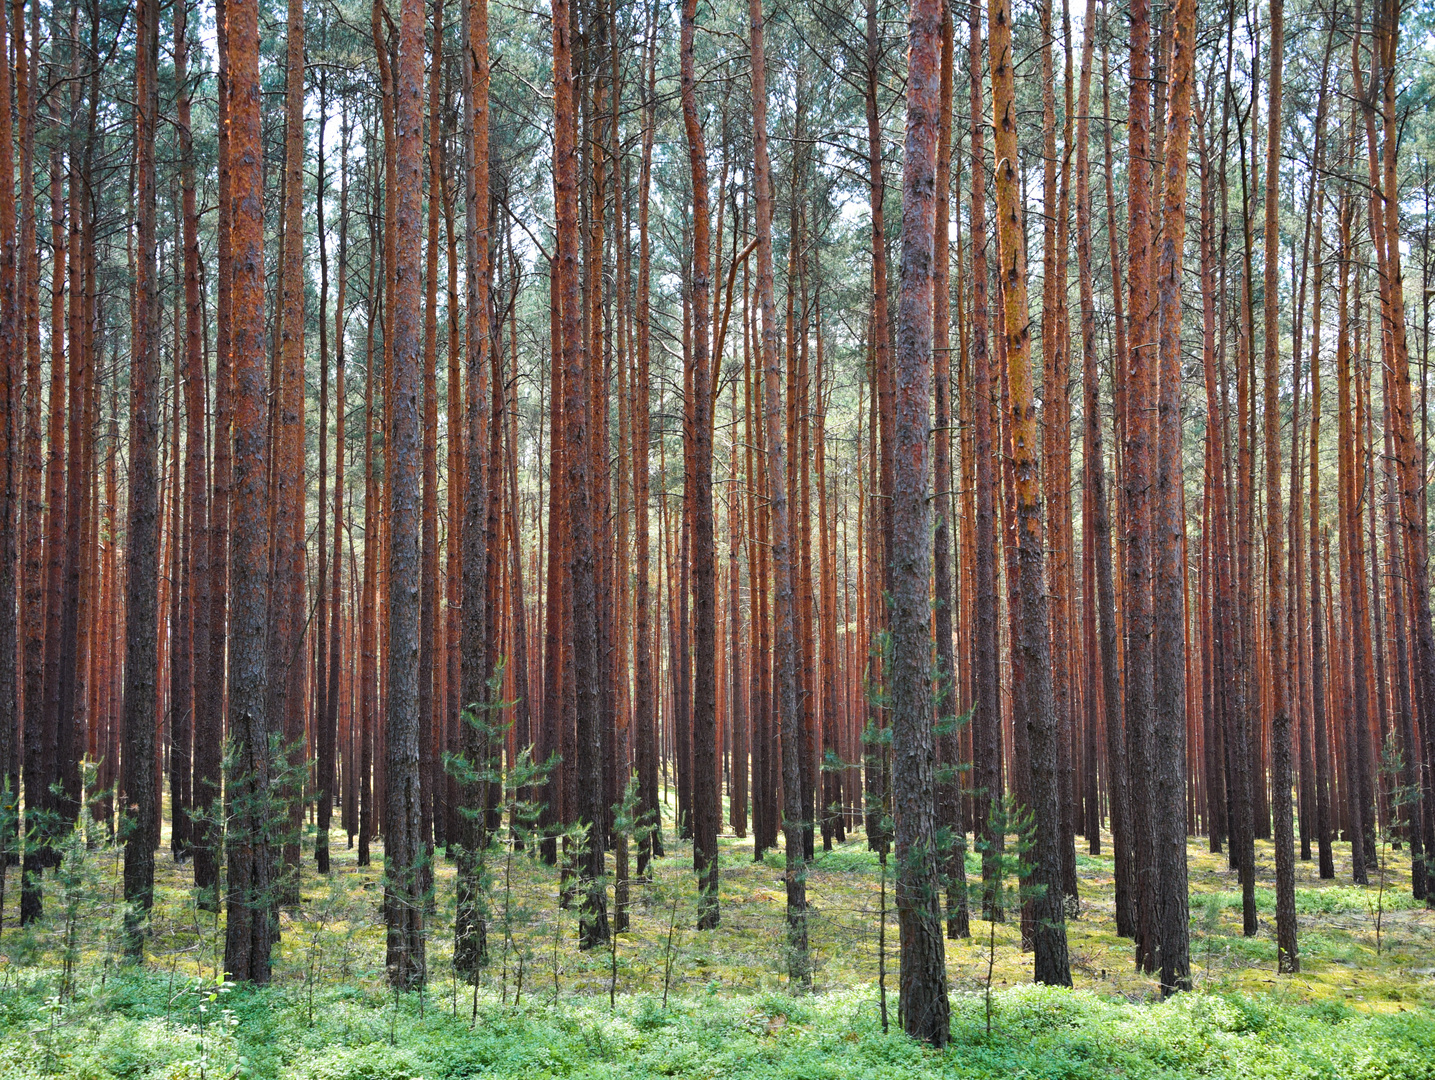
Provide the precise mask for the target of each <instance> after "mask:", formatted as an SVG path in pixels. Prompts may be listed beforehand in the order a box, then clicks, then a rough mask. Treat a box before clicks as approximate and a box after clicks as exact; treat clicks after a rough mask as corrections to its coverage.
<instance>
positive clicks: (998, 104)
mask: <svg viewBox="0 0 1435 1080" xmlns="http://www.w3.org/2000/svg"><path fill="white" fill-rule="evenodd" d="M987 27H988V29H987V33H988V39H989V54H990V57H991V72H992V114H993V116H994V117H995V121H996V122H995V124H994V125H993V127H994V135H995V143H996V160H997V171H996V200H997V222H998V249H997V250H998V255H999V258H1000V263H1001V279H1002V283H1003V289H1002V293H1003V306H1004V315H1005V319H1004V326H1005V329H1004V335H1005V342H1006V353H1007V356H1006V366H1007V377H1008V381H1009V384H1010V392H1011V405H1010V409H1011V412H1010V416H1011V425H1012V449H1013V458H1012V468H1013V471H1014V473H1015V478H1016V489H1015V495H1016V511H1017V556H1018V564H1019V572H1020V592H1021V618H1020V625H1019V626H1018V627H1016V630H1017V636H1018V638H1019V641H1020V653H1021V658H1022V662H1023V667H1024V677H1025V683H1026V685H1025V690H1026V703H1025V704H1026V709H1025V713H1026V716H1025V720H1026V725H1027V735H1028V739H1029V743H1030V758H1029V761H1030V771H1031V783H1030V791H1029V794H1030V799H1031V807H1032V812H1033V815H1034V817H1035V821H1036V836H1035V845H1034V848H1033V851H1034V855H1035V862H1036V866H1035V868H1034V870H1033V871H1032V874H1031V881H1032V882H1033V883H1034V884H1036V885H1038V886H1042V887H1043V888H1042V890H1041V895H1040V896H1038V897H1036V899H1035V904H1034V907H1035V916H1036V927H1035V934H1034V937H1035V941H1034V952H1035V960H1036V965H1035V968H1036V981H1037V982H1041V983H1047V984H1051V985H1056V986H1070V985H1071V965H1070V962H1069V960H1068V958H1067V951H1066V913H1065V910H1064V903H1063V899H1062V892H1061V885H1062V871H1061V807H1060V806H1059V804H1058V790H1059V789H1058V777H1057V768H1056V766H1057V740H1058V732H1057V729H1056V716H1055V713H1054V711H1053V706H1052V699H1051V654H1050V651H1049V642H1048V635H1047V613H1046V589H1045V582H1044V578H1045V571H1044V568H1043V562H1044V555H1043V549H1042V527H1041V494H1040V485H1041V478H1040V468H1039V465H1038V462H1037V457H1036V407H1035V404H1034V401H1033V394H1032V372H1031V330H1030V325H1029V324H1030V317H1029V307H1028V303H1027V289H1026V242H1025V236H1024V235H1023V232H1022V200H1021V198H1020V191H1019V188H1018V181H1017V130H1016V78H1015V71H1014V70H1013V63H1014V60H1015V58H1014V57H1013V55H1012V26H1011V0H993V2H992V4H991V6H990V8H989V9H988V23H987Z"/></svg>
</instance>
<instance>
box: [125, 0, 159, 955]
mask: <svg viewBox="0 0 1435 1080" xmlns="http://www.w3.org/2000/svg"><path fill="white" fill-rule="evenodd" d="M136 32H137V34H138V39H137V46H136V48H137V56H136V59H135V103H136V105H135V128H136V130H135V140H136V142H135V146H136V152H137V155H138V167H137V170H136V175H137V181H138V186H139V190H138V193H137V197H136V198H137V207H136V209H137V225H138V229H137V238H136V243H137V244H138V248H139V256H138V259H137V261H136V271H137V274H138V277H137V280H136V282H135V297H136V303H135V327H136V330H137V333H136V337H135V346H134V349H133V353H134V361H133V365H132V370H133V375H132V383H131V425H132V432H133V435H132V441H131V445H130V455H129V465H130V503H129V524H128V527H127V529H126V531H125V536H126V540H125V749H124V769H125V782H124V788H125V805H126V813H125V816H126V817H127V818H128V819H129V830H130V831H129V832H128V833H127V839H126V841H125V873H124V886H125V887H124V895H125V903H126V904H128V905H130V908H129V911H128V912H127V914H126V917H125V933H124V940H125V953H126V955H127V956H129V957H131V958H132V959H135V960H140V959H142V958H143V956H144V937H145V933H146V929H145V921H146V919H147V918H148V915H149V909H150V907H151V905H152V904H153V903H154V849H155V842H156V840H157V836H158V828H159V823H158V821H156V819H155V816H154V804H155V788H154V782H155V775H154V760H155V757H154V755H155V744H154V715H155V695H156V686H157V675H158V672H157V657H156V655H155V653H156V642H157V632H156V631H157V615H158V612H157V610H156V592H157V588H156V587H157V583H158V574H159V518H158V507H157V502H158V490H157V483H156V480H157V477H156V464H155V454H156V447H157V444H158V441H159V408H160V401H159V396H160V395H159V325H158V324H159V304H158V298H157V294H158V280H157V278H158V269H157V267H156V265H155V243H156V239H157V237H156V235H155V214H156V199H155V158H154V154H155V149H154V146H155V127H156V123H157V120H158V112H159V90H158V87H157V86H156V79H157V76H156V70H157V56H156V54H157V53H158V51H159V14H158V11H157V9H156V7H155V5H154V3H153V0H143V2H142V3H141V4H140V7H139V9H138V15H137V21H136Z"/></svg>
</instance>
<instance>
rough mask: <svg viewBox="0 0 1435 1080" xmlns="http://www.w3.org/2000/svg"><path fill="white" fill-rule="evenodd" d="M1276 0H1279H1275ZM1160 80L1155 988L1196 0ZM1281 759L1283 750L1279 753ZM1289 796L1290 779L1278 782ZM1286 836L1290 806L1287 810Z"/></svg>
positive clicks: (1174, 921)
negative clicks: (1163, 107) (1163, 90)
mask: <svg viewBox="0 0 1435 1080" xmlns="http://www.w3.org/2000/svg"><path fill="white" fill-rule="evenodd" d="M1276 3H1277V4H1279V3H1280V0H1276ZM1172 30H1173V32H1172V38H1171V53H1170V61H1171V66H1170V69H1169V74H1168V79H1169V81H1168V84H1167V107H1168V110H1169V112H1168V115H1167V121H1166V145H1165V155H1166V157H1165V192H1164V196H1163V200H1164V205H1163V207H1162V212H1163V221H1162V234H1161V246H1160V269H1159V272H1158V276H1157V296H1158V305H1159V313H1158V317H1159V320H1160V347H1159V357H1160V389H1159V393H1158V396H1157V401H1156V425H1157V442H1158V451H1159V452H1158V455H1157V466H1156V502H1157V507H1156V510H1155V512H1154V513H1153V515H1152V519H1153V523H1154V524H1155V526H1156V552H1155V556H1156V557H1155V560H1154V561H1155V574H1154V579H1155V589H1154V594H1155V595H1154V599H1155V605H1154V606H1155V610H1156V618H1155V627H1156V642H1155V644H1156V663H1155V673H1154V680H1155V685H1154V690H1155V694H1154V697H1155V715H1154V717H1153V720H1154V723H1153V728H1152V730H1153V733H1154V735H1155V738H1154V740H1153V742H1152V749H1153V751H1154V754H1153V757H1154V761H1153V765H1154V768H1153V770H1152V777H1151V779H1152V789H1153V790H1152V795H1153V800H1152V811H1153V814H1154V817H1155V819H1156V821H1157V823H1158V824H1157V826H1156V830H1155V831H1156V836H1155V840H1156V851H1155V855H1156V869H1157V873H1158V874H1159V885H1158V887H1157V897H1156V902H1157V920H1158V922H1157V932H1158V934H1159V935H1160V937H1159V942H1160V944H1159V949H1160V956H1161V989H1162V992H1163V993H1165V994H1170V993H1172V992H1174V991H1176V990H1189V989H1190V988H1191V944H1190V915H1189V901H1188V899H1187V880H1186V694H1185V689H1186V648H1185V645H1186V614H1185V604H1184V601H1185V589H1186V568H1185V538H1186V523H1185V502H1184V499H1183V497H1182V493H1183V490H1184V486H1185V470H1184V468H1183V465H1182V459H1181V275H1182V271H1183V268H1184V262H1185V258H1184V255H1185V250H1186V172H1187V169H1186V154H1187V150H1188V148H1189V145H1190V137H1191V93H1192V84H1193V83H1194V81H1195V76H1194V71H1193V64H1194V59H1195V55H1194V54H1195V51H1196V3H1195V0H1178V2H1177V4H1176V8H1175V12H1174V18H1173V26H1172ZM1287 763H1289V758H1287ZM1287 796H1289V784H1287ZM1286 837H1287V839H1289V837H1290V815H1289V814H1287V815H1286Z"/></svg>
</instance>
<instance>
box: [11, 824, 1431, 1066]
mask: <svg viewBox="0 0 1435 1080" xmlns="http://www.w3.org/2000/svg"><path fill="white" fill-rule="evenodd" d="M667 841H668V854H667V856H666V857H665V858H663V859H661V860H658V861H657V862H656V863H655V865H654V871H655V872H654V874H653V877H652V880H651V881H650V882H633V883H632V886H631V896H632V901H631V905H630V912H629V914H630V919H631V922H630V929H629V930H628V931H626V932H624V933H622V934H619V935H617V945H616V948H615V949H614V950H612V951H604V952H601V953H600V952H590V953H580V952H579V951H578V949H577V946H576V929H577V927H576V915H575V913H573V912H571V911H566V910H563V909H561V908H560V907H558V905H557V904H556V902H555V900H556V896H557V892H558V873H557V871H556V870H554V869H552V868H549V867H547V866H545V865H543V864H541V863H539V862H536V861H534V860H533V859H531V858H530V857H529V856H528V855H527V854H526V853H523V852H512V853H508V854H501V855H499V856H498V857H497V858H495V859H494V861H493V871H494V888H493V900H492V907H493V910H492V927H491V930H490V943H491V946H492V962H491V964H490V967H489V969H488V972H487V974H486V977H485V979H484V981H483V984H482V985H481V986H479V987H477V988H473V987H470V986H467V985H465V984H463V983H462V982H460V981H458V980H455V979H454V977H453V972H452V967H451V964H450V957H451V949H452V942H451V933H450V927H451V923H452V902H453V895H452V894H453V871H452V868H451V866H450V864H448V863H447V862H446V861H445V860H443V859H442V858H440V859H439V860H438V861H437V865H436V868H435V889H434V897H433V905H434V909H433V913H432V915H431V917H430V919H429V924H428V925H429V928H430V933H431V937H430V942H429V984H428V987H427V989H426V991H425V992H424V993H423V994H412V995H407V996H401V997H397V998H396V997H395V996H394V995H393V994H392V993H391V992H390V991H388V990H387V988H386V985H385V982H384V971H383V947H384V944H383V925H382V917H381V912H380V898H381V891H382V885H381V870H380V867H379V866H378V865H377V864H378V862H380V861H381V860H379V859H378V858H376V865H375V866H372V867H366V868H361V867H359V866H358V865H357V862H356V859H355V853H354V852H353V851H352V850H348V849H347V848H346V847H345V846H344V840H343V837H342V835H339V834H336V836H335V846H334V851H333V856H334V872H333V873H332V874H331V876H330V877H329V878H328V879H321V878H319V877H318V875H316V874H315V873H314V872H313V870H312V867H311V866H309V865H307V864H306V866H305V869H304V873H303V877H302V889H301V902H300V904H299V905H298V906H297V907H295V908H293V909H290V910H286V911H285V912H284V913H283V915H282V938H281V941H280V944H279V947H278V950H277V952H276V960H275V970H274V982H273V985H271V986H270V987H268V988H266V989H264V990H259V991H252V990H245V989H241V988H236V987H229V986H226V985H225V984H223V983H222V982H221V981H220V971H219V969H220V965H221V960H222V952H223V925H222V921H220V920H218V919H216V917H215V916H214V915H213V914H210V913H207V912H204V911H203V910H201V909H200V908H199V906H198V905H197V904H196V898H195V896H194V895H193V893H192V891H191V889H190V888H189V880H190V876H189V868H188V867H187V866H176V865H175V863H174V862H173V860H172V859H171V858H170V857H169V855H168V853H167V849H166V851H164V852H162V853H161V855H160V858H159V890H158V897H157V904H156V908H155V914H154V920H153V932H152V936H151V941H150V948H149V952H148V962H147V964H146V966H145V967H144V968H143V969H140V970H136V969H134V968H128V967H125V966H123V965H122V964H121V963H120V962H119V959H118V954H117V950H116V944H117V940H116V934H115V930H116V925H115V920H116V916H117V904H116V897H117V896H118V893H119V889H118V885H117V877H118V871H119V860H118V856H117V853H116V852H115V851H114V850H113V849H112V848H110V847H109V846H107V845H104V844H97V845H95V846H94V847H93V848H92V849H89V850H85V849H84V847H83V845H79V844H76V845H73V847H72V850H71V853H70V858H69V859H68V861H67V868H66V869H63V870H62V871H60V872H59V873H58V874H57V875H55V876H53V877H52V876H47V878H46V883H45V884H46V917H45V919H44V920H42V922H41V923H39V924H38V925H36V926H32V927H26V928H24V929H23V930H22V929H20V928H19V927H18V926H16V925H15V923H14V908H13V903H14V899H13V898H14V897H15V895H16V892H17V891H18V890H17V887H18V880H17V875H16V871H14V870H11V872H10V875H9V878H8V881H7V888H6V896H7V899H10V900H11V906H10V910H9V911H7V915H8V916H9V918H8V919H7V921H6V922H5V924H4V926H3V928H0V1077H4V1078H6V1080H9V1078H10V1077H16V1078H19V1077H31V1076H58V1077H76V1078H81V1077H83V1078H105V1077H173V1078H188V1077H198V1078H200V1080H211V1078H213V1080H231V1078H239V1077H248V1076H254V1077H278V1076H283V1077H291V1076H292V1077H316V1078H318V1077H325V1078H329V1077H332V1078H336V1080H337V1078H349V1077H353V1078H374V1080H380V1078H384V1080H387V1078H393V1080H399V1078H418V1077H423V1078H440V1077H462V1076H477V1075H484V1076H489V1075H492V1076H513V1077H544V1076H585V1077H586V1076H594V1077H630V1076H631V1077H640V1076H641V1077H646V1076H681V1077H722V1076H772V1077H793V1078H797V1077H811V1078H820V1077H866V1076H883V1077H888V1076H890V1077H907V1076H911V1077H918V1076H1004V1077H1005V1076H1018V1075H1033V1076H1053V1077H1059V1076H1110V1075H1124V1076H1186V1075H1190V1076H1230V1075H1240V1076H1273V1077H1275V1076H1278V1077H1287V1076H1311V1077H1325V1076H1330V1077H1346V1076H1356V1077H1385V1076H1389V1077H1430V1078H1432V1080H1435V912H1430V911H1427V910H1426V909H1425V908H1424V907H1423V905H1417V904H1416V902H1415V901H1413V900H1412V899H1411V898H1410V888H1409V862H1408V858H1407V857H1406V856H1405V855H1404V853H1403V852H1400V851H1390V850H1387V851H1386V853H1385V873H1384V879H1383V886H1382V884H1381V879H1380V877H1379V876H1378V875H1372V884H1371V886H1369V887H1361V886H1353V885H1351V884H1349V873H1348V871H1349V867H1348V855H1346V852H1345V851H1344V850H1343V846H1338V847H1337V872H1338V876H1337V879H1336V880H1335V881H1331V882H1322V881H1319V880H1318V879H1317V878H1316V876H1315V867H1314V864H1313V863H1302V864H1300V866H1299V868H1298V881H1297V885H1298V892H1297V909H1298V912H1299V915H1300V928H1301V960H1302V970H1301V973H1300V974H1299V975H1297V976H1293V977H1291V976H1277V975H1276V974H1275V943H1274V892H1273V880H1272V875H1273V856H1272V853H1271V849H1270V847H1269V845H1260V846H1259V847H1258V851H1257V874H1258V881H1259V882H1260V885H1261V887H1260V888H1258V890H1257V902H1258V907H1259V909H1260V914H1261V926H1260V933H1259V934H1258V935H1257V936H1256V937H1254V938H1245V937H1243V936H1241V932H1240V931H1241V926H1240V892H1239V887H1238V885H1237V882H1236V878H1235V874H1234V873H1233V872H1232V871H1230V870H1229V869H1228V868H1227V865H1226V858H1225V856H1223V855H1213V854H1210V853H1209V852H1208V851H1207V850H1206V843H1205V841H1204V840H1193V841H1192V843H1191V846H1190V848H1189V857H1190V867H1191V917H1192V965H1193V968H1194V974H1195V979H1196V984H1197V992H1196V993H1193V994H1189V995H1184V996H1181V997H1179V998H1178V999H1176V1000H1173V1001H1170V1002H1165V1003H1163V1002H1160V1001H1159V993H1158V991H1157V988H1156V985H1155V983H1154V981H1153V980H1151V979H1150V978H1148V977H1146V976H1143V975H1141V974H1140V973H1138V972H1136V971H1135V970H1134V969H1133V967H1132V963H1131V949H1130V946H1129V943H1127V942H1125V941H1123V940H1121V939H1119V938H1117V937H1116V935H1115V933H1114V911H1113V908H1114V901H1113V897H1112V865H1111V860H1110V857H1109V855H1102V856H1091V855H1087V854H1082V855H1080V856H1079V857H1078V863H1079V872H1080V881H1081V892H1082V903H1081V910H1080V912H1079V914H1078V916H1077V917H1076V918H1074V919H1072V920H1071V921H1070V922H1069V924H1068V934H1069V940H1070V944H1071V954H1072V960H1073V975H1074V978H1075V981H1076V984H1077V989H1076V990H1075V991H1074V992H1068V991H1055V990H1048V989H1045V988H1040V987H1034V986H1032V985H1030V983H1029V979H1030V963H1031V961H1030V955H1029V954H1024V953H1023V952H1022V951H1021V947H1020V936H1019V927H1018V925H1017V921H1016V919H1015V918H1013V919H1012V920H1011V921H1009V922H1006V923H999V924H997V925H996V926H995V927H994V928H993V927H992V926H991V925H990V924H989V923H987V922H985V921H984V920H982V919H980V918H977V917H974V918H973V920H972V929H973V937H972V938H971V939H968V940H964V941H957V942H948V972H949V977H950V981H951V986H952V991H953V1045H952V1047H951V1048H950V1049H949V1050H947V1051H946V1052H945V1053H941V1054H937V1053H934V1052H932V1051H930V1050H926V1049H923V1048H921V1047H919V1046H917V1045H915V1044H913V1043H911V1042H910V1041H908V1040H907V1039H905V1038H904V1037H903V1036H902V1035H900V1034H899V1030H898V1026H897V1016H896V1004H897V1003H896V992H895V987H896V968H897V956H896V955H895V953H896V950H895V939H896V920H895V916H894V914H893V913H892V911H891V882H890V879H888V880H887V881H886V899H885V907H886V909H887V920H886V933H885V935H883V934H882V933H881V929H882V926H881V924H882V920H881V917H880V914H881V911H882V910H883V907H884V899H883V889H884V885H883V873H882V867H881V865H880V863H879V862H878V859H877V857H876V856H875V855H874V854H873V853H871V852H869V851H868V850H867V849H866V846H865V843H864V841H863V840H862V839H861V837H860V835H859V836H858V838H857V839H855V840H851V841H849V842H847V843H846V844H842V845H839V846H837V847H836V848H835V849H834V850H832V851H831V852H820V851H819V853H818V855H817V858H816V860H815V862H814V864H813V866H812V868H811V871H810V875H809V886H808V888H809V896H810V897H811V900H812V903H813V911H812V915H811V923H810V933H811V939H812V944H813V950H814V967H815V976H814V984H815V993H814V994H813V995H811V996H800V997H799V996H794V995H793V994H791V993H790V992H789V987H788V986H787V980H786V975H785V972H786V961H785V957H784V955H783V951H782V950H783V926H784V912H783V890H782V882H781V878H782V871H781V865H782V861H781V856H780V854H779V853H769V854H768V855H767V857H766V858H765V859H764V860H763V861H761V862H754V861H753V859H752V843H751V840H750V839H747V840H744V839H738V838H736V837H731V836H728V837H724V838H723V841H722V845H723V866H722V884H721V894H722V926H721V927H720V928H719V929H718V930H715V931H709V932H704V933H696V932H694V931H693V930H692V929H691V927H692V925H693V922H694V913H695V907H694V900H695V897H694V893H693V875H692V872H691V866H692V861H691V860H692V855H691V848H690V846H688V845H687V844H685V843H678V842H675V841H674V840H673V838H672V836H671V834H669V836H668V837H667ZM1108 850H1109V847H1108ZM376 855H377V852H376ZM1343 855H1346V860H1347V861H1344V862H1343V861H1342V856H1343ZM978 873H979V870H978V866H977V863H976V860H975V858H973V859H972V860H971V861H970V863H969V874H970V875H971V876H972V877H973V878H974V879H975V877H976V876H977V874H978ZM884 936H885V947H884V946H883V944H882V939H883V937H884ZM989 961H990V962H991V971H992V977H991V985H992V991H993V992H992V998H991V1030H990V1034H988V1031H987V998H986V985H987V969H988V963H989ZM883 962H885V967H886V972H887V976H886V985H887V988H888V990H889V991H890V993H889V996H888V1002H887V1004H888V1009H889V1020H890V1031H888V1032H887V1033H884V1032H883V1029H882V1022H881V999H882V990H881V985H880V980H879V965H880V964H881V963H883ZM610 1002H611V1004H610Z"/></svg>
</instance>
